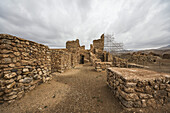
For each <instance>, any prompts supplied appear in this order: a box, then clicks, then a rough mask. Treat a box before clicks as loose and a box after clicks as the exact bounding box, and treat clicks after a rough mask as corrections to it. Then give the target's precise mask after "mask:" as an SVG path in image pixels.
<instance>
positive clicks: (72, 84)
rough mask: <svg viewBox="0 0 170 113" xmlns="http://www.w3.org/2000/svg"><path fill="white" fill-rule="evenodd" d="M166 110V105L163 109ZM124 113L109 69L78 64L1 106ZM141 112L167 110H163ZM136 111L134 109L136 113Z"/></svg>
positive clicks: (21, 111)
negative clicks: (108, 75)
mask: <svg viewBox="0 0 170 113" xmlns="http://www.w3.org/2000/svg"><path fill="white" fill-rule="evenodd" d="M162 109H164V108H162ZM35 112H36V113H39V112H42V113H125V112H127V111H125V110H124V109H123V108H122V107H121V105H120V104H119V101H118V100H117V99H116V98H114V96H113V94H112V93H111V91H110V89H109V88H108V87H107V85H106V72H96V71H95V70H94V67H92V66H89V65H79V66H77V67H76V68H74V69H71V70H68V71H66V72H64V73H62V74H60V73H53V79H52V80H51V81H50V82H49V83H44V84H41V85H39V86H38V87H36V88H35V89H34V90H32V91H30V92H28V93H27V94H26V95H25V96H24V97H23V98H21V99H20V100H17V101H15V102H14V103H12V104H7V103H5V104H2V105H0V113H35ZM140 112H152V113H159V112H162V113H168V108H166V109H164V110H155V111H154V110H151V109H147V110H142V111H140ZM134 113H135V112H134Z"/></svg>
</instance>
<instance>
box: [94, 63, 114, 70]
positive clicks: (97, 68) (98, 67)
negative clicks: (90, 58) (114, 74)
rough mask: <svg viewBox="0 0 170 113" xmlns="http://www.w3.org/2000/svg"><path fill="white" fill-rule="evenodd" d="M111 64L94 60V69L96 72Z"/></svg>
mask: <svg viewBox="0 0 170 113" xmlns="http://www.w3.org/2000/svg"><path fill="white" fill-rule="evenodd" d="M111 66H112V62H96V63H95V70H96V71H98V72H101V71H105V70H106V69H107V68H109V67H111Z"/></svg>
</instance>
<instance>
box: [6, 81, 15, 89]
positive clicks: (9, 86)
mask: <svg viewBox="0 0 170 113" xmlns="http://www.w3.org/2000/svg"><path fill="white" fill-rule="evenodd" d="M15 84H16V82H13V83H11V84H9V85H7V88H8V89H10V88H12V87H13V86H14V85H15Z"/></svg>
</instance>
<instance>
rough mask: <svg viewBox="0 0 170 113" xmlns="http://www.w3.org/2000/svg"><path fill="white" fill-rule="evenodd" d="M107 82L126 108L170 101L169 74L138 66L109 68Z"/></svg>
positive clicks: (143, 106)
mask: <svg viewBox="0 0 170 113" xmlns="http://www.w3.org/2000/svg"><path fill="white" fill-rule="evenodd" d="M107 84H108V86H109V87H110V88H111V91H112V92H113V94H114V95H115V96H116V97H117V98H118V99H119V100H120V102H121V104H122V105H123V106H124V107H125V108H145V107H154V108H155V107H159V106H160V105H164V104H167V103H168V102H169V101H170V75H169V74H163V73H157V72H154V71H149V70H144V69H138V68H130V69H128V68H108V70H107Z"/></svg>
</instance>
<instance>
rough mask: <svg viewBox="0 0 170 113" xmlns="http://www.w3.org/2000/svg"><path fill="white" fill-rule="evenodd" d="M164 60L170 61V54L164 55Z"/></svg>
mask: <svg viewBox="0 0 170 113" xmlns="http://www.w3.org/2000/svg"><path fill="white" fill-rule="evenodd" d="M162 58H163V59H170V54H168V53H167V54H163V55H162Z"/></svg>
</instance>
